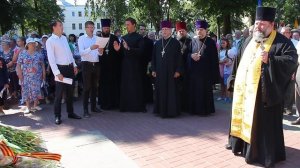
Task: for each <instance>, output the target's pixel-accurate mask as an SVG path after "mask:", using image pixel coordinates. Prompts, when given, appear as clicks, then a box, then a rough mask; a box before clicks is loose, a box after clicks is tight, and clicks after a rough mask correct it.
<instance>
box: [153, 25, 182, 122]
mask: <svg viewBox="0 0 300 168" xmlns="http://www.w3.org/2000/svg"><path fill="white" fill-rule="evenodd" d="M171 26H172V24H171V22H169V21H162V22H161V28H162V39H161V40H158V41H157V42H156V43H155V45H154V50H153V57H152V70H153V72H152V75H153V77H154V78H155V100H154V109H153V112H154V114H157V115H159V116H161V117H162V118H166V117H176V116H178V115H179V114H180V105H179V104H180V101H179V90H178V78H179V77H180V74H181V73H182V65H181V63H182V61H181V53H180V44H179V42H178V41H177V40H176V39H175V38H173V37H171V34H172V29H171Z"/></svg>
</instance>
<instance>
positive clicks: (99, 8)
mask: <svg viewBox="0 0 300 168" xmlns="http://www.w3.org/2000/svg"><path fill="white" fill-rule="evenodd" d="M85 9H86V10H85V11H86V15H87V11H88V10H89V9H90V10H91V12H92V19H93V20H94V21H95V20H96V19H97V18H109V19H112V27H113V28H120V27H122V25H123V24H124V20H125V17H126V14H128V5H127V2H126V0H87V3H86V6H85Z"/></svg>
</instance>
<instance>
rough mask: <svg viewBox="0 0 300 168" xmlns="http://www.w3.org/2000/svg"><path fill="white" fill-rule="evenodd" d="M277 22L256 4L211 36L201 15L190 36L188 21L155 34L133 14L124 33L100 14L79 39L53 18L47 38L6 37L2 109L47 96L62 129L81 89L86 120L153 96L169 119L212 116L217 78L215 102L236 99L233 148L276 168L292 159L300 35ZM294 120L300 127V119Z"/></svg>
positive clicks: (135, 107) (0, 60) (299, 106)
mask: <svg viewBox="0 0 300 168" xmlns="http://www.w3.org/2000/svg"><path fill="white" fill-rule="evenodd" d="M274 18H275V9H274V8H267V7H258V8H257V13H256V21H255V25H253V26H251V27H249V28H247V29H245V30H244V31H240V30H236V31H235V32H234V34H227V35H223V36H221V38H220V39H217V37H216V36H215V35H214V34H213V33H211V32H210V33H209V32H208V28H209V23H208V22H207V21H205V20H196V21H195V32H194V33H195V36H194V37H191V36H189V34H188V32H191V31H190V30H188V29H187V26H186V23H185V22H182V21H178V22H176V23H175V33H174V32H172V23H171V22H170V21H166V20H164V21H162V22H161V31H160V34H159V35H158V36H156V34H155V33H154V32H149V33H147V26H146V25H145V24H137V22H136V21H135V19H133V18H128V19H126V21H125V26H126V29H127V34H125V35H123V36H122V35H121V31H120V30H115V31H114V34H112V33H111V29H110V26H111V20H110V19H101V25H102V30H101V31H97V32H96V34H94V31H95V25H94V23H93V22H92V21H87V22H86V23H85V31H86V32H85V33H81V34H80V35H79V36H78V37H77V36H76V35H74V34H70V35H69V36H68V38H67V37H66V35H64V33H63V24H62V22H61V21H59V20H56V21H54V22H52V23H51V24H50V28H51V30H52V34H51V35H50V36H48V35H43V36H41V38H38V37H39V36H38V35H37V34H32V35H31V36H30V37H28V38H27V39H25V38H23V37H20V38H17V39H11V38H9V37H8V36H6V35H4V36H2V38H1V48H0V91H1V92H0V114H1V115H4V112H3V108H4V105H5V102H6V101H7V98H8V97H9V98H10V99H19V100H20V103H21V104H24V103H25V104H26V108H25V109H24V110H23V111H24V113H30V112H34V111H40V110H42V108H41V107H40V105H39V104H41V103H42V102H43V101H42V100H43V99H44V100H45V101H44V102H45V103H51V101H53V102H54V114H55V123H56V124H58V125H59V124H61V123H62V120H61V104H62V103H64V102H66V105H67V112H68V117H69V118H73V119H81V116H80V115H78V114H76V113H75V112H74V109H73V100H74V99H76V98H78V97H79V96H80V95H82V97H83V105H82V107H83V114H82V116H83V117H84V118H89V117H91V112H94V113H100V112H102V110H116V109H119V110H120V111H121V112H147V109H146V104H147V103H152V102H154V106H153V112H154V114H155V115H157V116H160V117H162V118H170V117H172V118H173V117H177V116H179V115H180V113H182V112H189V113H190V114H192V115H199V116H209V115H211V114H213V113H214V112H215V105H214V95H213V89H215V85H216V84H220V86H221V87H220V90H221V93H220V97H218V98H216V101H224V102H225V103H233V109H232V116H231V117H232V119H231V127H230V136H229V143H228V145H226V148H227V149H232V151H233V153H235V154H241V155H243V156H244V157H245V158H246V161H247V163H253V162H259V163H261V164H263V165H264V166H266V167H268V166H272V165H274V163H275V162H277V161H280V160H284V159H285V152H284V142H283V132H282V114H283V113H284V114H286V115H291V114H293V105H294V104H295V103H296V111H297V113H299V110H300V100H299V95H300V92H299V90H300V89H299V86H298V85H297V83H298V82H300V78H299V73H297V64H298V59H297V52H296V47H297V49H298V53H300V43H298V41H299V33H300V31H299V30H297V29H294V30H291V29H290V28H289V27H287V26H286V27H280V28H278V29H277V31H276V30H275V26H274ZM137 25H139V27H138V28H139V30H137ZM280 33H281V34H282V35H281V34H280ZM97 37H104V38H109V40H108V43H107V44H106V46H105V47H104V48H100V47H99V46H98V45H97V44H96V40H97ZM242 58H243V59H242ZM67 78H70V79H71V80H72V82H71V84H68V83H67V82H65V79H67ZM298 78H299V79H298ZM298 80H299V81H298ZM297 81H298V82H297ZM295 86H296V87H295ZM295 88H296V89H295ZM283 94H285V96H284V97H283V96H282V95H283ZM295 95H296V98H295ZM89 104H90V108H89ZM270 116H271V117H270ZM249 118H250V119H249ZM292 124H300V117H299V118H298V119H297V120H296V121H293V122H292ZM251 128H253V129H251ZM274 136H276V137H274ZM262 144H265V145H264V146H261V145H262ZM282 147H283V148H282ZM271 149H272V150H271ZM275 155H276V156H275Z"/></svg>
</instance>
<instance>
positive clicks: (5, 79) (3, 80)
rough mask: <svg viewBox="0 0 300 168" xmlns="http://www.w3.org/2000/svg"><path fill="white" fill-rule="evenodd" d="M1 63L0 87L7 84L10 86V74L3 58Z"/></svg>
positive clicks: (0, 59)
mask: <svg viewBox="0 0 300 168" xmlns="http://www.w3.org/2000/svg"><path fill="white" fill-rule="evenodd" d="M0 61H1V62H2V69H0V74H1V78H0V86H4V85H5V84H8V72H7V66H6V63H5V60H4V59H3V58H0Z"/></svg>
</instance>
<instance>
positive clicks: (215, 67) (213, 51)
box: [209, 39, 220, 84]
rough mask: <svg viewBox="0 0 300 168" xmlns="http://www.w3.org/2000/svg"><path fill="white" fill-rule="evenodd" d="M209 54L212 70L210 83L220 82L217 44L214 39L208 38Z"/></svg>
mask: <svg viewBox="0 0 300 168" xmlns="http://www.w3.org/2000/svg"><path fill="white" fill-rule="evenodd" d="M210 43H211V44H209V46H210V56H211V57H212V58H211V66H210V67H211V72H212V84H217V83H219V82H220V69H219V57H218V50H217V46H216V45H215V43H214V41H213V40H212V39H210Z"/></svg>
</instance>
